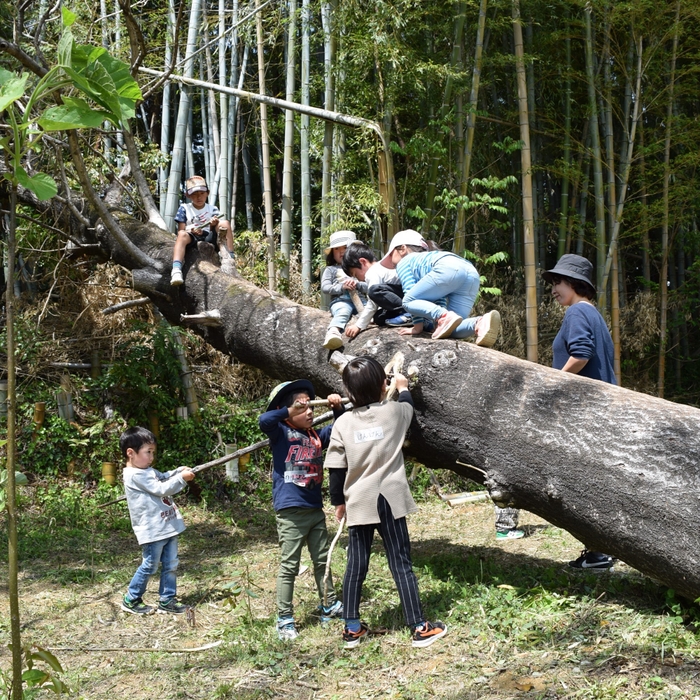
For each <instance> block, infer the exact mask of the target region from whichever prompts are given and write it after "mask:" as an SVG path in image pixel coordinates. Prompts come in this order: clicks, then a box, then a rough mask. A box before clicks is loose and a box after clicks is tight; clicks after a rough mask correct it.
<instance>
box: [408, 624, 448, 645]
mask: <svg viewBox="0 0 700 700" xmlns="http://www.w3.org/2000/svg"><path fill="white" fill-rule="evenodd" d="M446 634H447V625H446V624H445V623H444V622H440V620H435V622H426V623H425V624H424V625H423V626H422V627H416V629H415V630H414V631H413V641H412V642H411V646H414V647H429V646H430V645H431V644H432V643H433V642H434V641H436V640H438V639H440V637H444V636H445V635H446Z"/></svg>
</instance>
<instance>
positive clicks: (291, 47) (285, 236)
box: [280, 0, 297, 280]
mask: <svg viewBox="0 0 700 700" xmlns="http://www.w3.org/2000/svg"><path fill="white" fill-rule="evenodd" d="M287 7H288V14H289V18H288V22H289V24H288V26H287V66H286V72H287V75H286V91H285V95H286V98H287V100H288V101H289V102H292V101H293V100H294V82H295V81H294V77H295V76H294V69H295V51H296V33H297V22H296V16H297V3H296V0H288V3H287ZM293 164H294V112H293V111H292V110H291V109H287V110H285V112H284V155H283V164H282V219H281V222H280V251H281V253H282V258H283V259H284V266H283V267H282V268H281V269H280V277H281V278H282V279H284V280H289V256H290V250H291V244H292V195H293V192H294V171H293Z"/></svg>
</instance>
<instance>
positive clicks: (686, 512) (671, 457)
mask: <svg viewBox="0 0 700 700" xmlns="http://www.w3.org/2000/svg"><path fill="white" fill-rule="evenodd" d="M119 219H120V223H121V225H122V226H123V227H124V228H125V229H126V230H127V232H128V235H129V237H130V238H131V240H132V241H133V242H134V243H136V245H137V246H138V247H139V248H141V249H142V250H143V251H144V252H146V253H147V254H148V255H149V256H151V257H153V258H155V259H157V260H161V261H163V262H167V261H168V260H169V259H170V257H171V255H172V237H170V236H168V235H167V234H165V233H163V232H162V231H160V230H159V229H157V228H156V227H154V226H152V225H148V224H141V223H138V222H135V221H133V220H131V219H129V218H128V217H127V216H125V215H122V216H120V217H119ZM97 233H98V234H99V235H100V236H101V238H102V243H103V245H105V246H106V247H107V248H109V250H110V253H111V255H112V257H113V258H114V259H115V260H116V261H117V262H118V263H120V264H121V265H123V266H124V267H126V268H129V269H131V270H132V271H133V277H134V286H135V287H136V289H138V291H139V292H141V293H143V294H146V295H148V296H150V297H151V298H152V299H153V302H154V303H155V304H156V305H157V306H158V308H159V309H160V310H161V311H162V313H163V315H164V316H166V318H168V319H169V320H170V321H171V322H172V323H177V322H178V320H179V317H180V314H181V313H190V314H191V313H201V312H203V311H206V310H211V309H218V310H219V312H220V314H221V321H222V325H221V326H220V327H199V328H195V331H196V332H198V333H199V334H200V335H201V336H202V337H204V338H205V339H206V340H207V342H209V343H210V344H211V345H213V346H214V347H216V348H218V349H219V350H221V351H223V352H226V353H229V354H231V355H233V356H235V357H236V358H237V359H239V360H240V361H241V362H245V363H247V364H250V365H253V366H255V367H259V368H261V369H262V370H264V371H265V372H266V373H267V374H269V375H271V376H273V377H278V378H280V379H293V378H296V377H307V378H309V379H310V380H312V381H313V382H314V384H315V386H316V388H317V391H318V392H319V394H321V395H323V394H324V393H325V392H330V391H332V390H333V391H338V390H340V389H341V382H340V378H339V376H338V375H337V374H336V372H335V371H334V370H333V369H332V368H331V367H330V366H329V364H328V361H327V360H328V352H327V351H326V350H324V349H323V348H322V342H323V337H324V334H325V331H326V326H327V323H328V315H327V314H326V313H323V312H321V311H319V310H317V309H311V308H308V307H303V306H300V305H298V304H294V303H292V302H291V301H289V300H287V299H285V298H283V297H281V296H279V295H277V294H274V293H271V292H268V291H266V290H263V289H259V288H257V287H255V286H254V285H252V284H250V283H248V282H246V281H245V280H243V279H241V278H240V277H237V276H230V275H225V274H223V273H222V272H220V271H219V270H218V269H217V267H216V266H215V265H214V264H212V262H209V261H207V260H205V259H202V258H201V257H198V256H197V255H196V253H195V254H194V255H191V256H190V257H188V260H187V262H186V270H185V271H186V283H185V285H184V286H183V287H180V288H173V287H171V286H170V284H169V271H166V272H165V273H160V272H158V271H157V270H155V269H142V268H138V267H137V263H136V261H135V260H133V259H131V258H130V257H129V253H128V252H127V251H126V250H124V249H123V248H121V247H120V246H119V244H118V243H116V242H114V241H113V240H112V239H111V238H110V237H109V235H108V234H107V233H106V232H105V231H104V230H103V229H101V228H100V227H99V226H98V228H97ZM398 351H401V352H403V353H404V354H405V357H406V362H405V365H404V367H405V368H410V367H411V366H414V367H415V368H417V370H418V383H417V385H416V387H415V389H414V390H413V392H412V393H413V397H414V400H415V404H416V418H415V421H414V423H413V425H412V427H411V432H410V435H409V445H408V447H407V453H408V454H410V455H412V456H414V457H415V458H416V459H418V460H419V461H421V462H423V463H424V464H426V465H428V466H431V467H435V468H446V469H451V470H453V471H455V472H458V473H461V474H465V475H467V476H469V477H471V478H474V479H476V480H479V481H481V482H482V483H485V484H486V486H487V487H488V488H489V490H490V492H491V495H492V497H493V498H494V500H495V501H496V502H498V503H501V504H504V505H506V504H507V505H512V506H517V507H520V508H525V509H527V510H528V511H531V512H533V513H536V514H538V515H540V516H542V517H543V518H546V519H547V520H548V521H549V522H551V523H553V524H555V525H558V526H560V527H562V528H564V529H566V530H568V531H569V532H570V533H572V534H573V535H574V536H576V537H577V538H579V539H580V540H582V541H583V542H584V543H585V544H586V546H588V547H590V548H593V549H597V550H600V551H605V552H608V553H610V554H613V555H615V556H616V557H619V558H620V559H622V560H623V561H625V562H627V563H628V564H630V565H632V566H634V567H636V568H637V569H639V570H640V571H642V572H644V573H646V574H648V575H650V576H652V577H654V578H656V579H659V580H660V581H662V582H663V583H665V584H667V585H669V586H671V587H673V588H674V589H675V590H677V591H678V592H679V593H681V594H683V595H685V596H688V597H690V598H697V597H699V596H700V546H699V544H698V537H697V534H696V525H697V523H698V522H699V521H700V468H699V466H698V465H699V464H700V411H698V410H697V409H695V408H692V407H689V406H685V405H680V404H674V403H671V402H668V401H664V400H661V399H657V398H654V397H651V396H647V395H645V394H639V393H636V392H633V391H629V390H626V389H622V388H619V387H615V386H611V385H609V384H604V383H603V382H596V381H593V380H589V379H585V378H581V377H577V376H573V375H570V374H565V373H563V372H560V371H555V370H553V369H550V368H547V367H542V366H540V365H536V364H532V363H530V362H526V361H523V360H519V359H517V358H514V357H511V356H509V355H505V354H502V353H500V352H497V351H495V350H487V349H484V348H478V347H476V346H475V345H473V344H471V343H466V342H459V341H449V340H441V341H433V340H430V339H427V338H411V337H406V336H399V335H398V333H397V332H395V331H393V330H389V329H382V330H370V331H366V332H363V333H361V334H360V335H359V336H358V337H357V338H356V339H355V340H353V341H352V342H349V343H348V344H347V346H346V349H345V352H347V353H348V354H352V355H361V354H370V355H374V356H376V357H377V359H378V360H380V362H382V363H385V362H387V361H388V360H389V358H391V357H392V356H393V355H394V354H395V353H396V352H398ZM460 462H461V463H463V464H460ZM464 465H474V466H475V467H477V469H476V470H474V469H472V468H470V467H468V466H464ZM480 470H481V471H480Z"/></svg>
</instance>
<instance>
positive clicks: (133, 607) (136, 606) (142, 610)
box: [122, 595, 153, 615]
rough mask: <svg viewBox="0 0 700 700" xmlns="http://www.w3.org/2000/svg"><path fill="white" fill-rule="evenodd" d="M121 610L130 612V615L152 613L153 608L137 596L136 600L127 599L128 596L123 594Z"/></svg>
mask: <svg viewBox="0 0 700 700" xmlns="http://www.w3.org/2000/svg"><path fill="white" fill-rule="evenodd" d="M122 610H123V611H124V612H128V613H131V614H132V615H152V614H153V608H152V607H151V606H150V605H146V603H144V602H143V599H141V598H137V599H136V600H129V596H127V595H125V596H124V597H123V598H122Z"/></svg>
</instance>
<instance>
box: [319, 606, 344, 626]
mask: <svg viewBox="0 0 700 700" xmlns="http://www.w3.org/2000/svg"><path fill="white" fill-rule="evenodd" d="M318 611H319V613H321V624H324V625H325V624H326V623H328V622H330V621H331V620H332V619H333V618H342V617H343V614H344V613H343V603H342V602H341V601H340V600H336V601H335V603H333V604H332V605H329V606H328V607H326V606H325V605H319V606H318Z"/></svg>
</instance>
